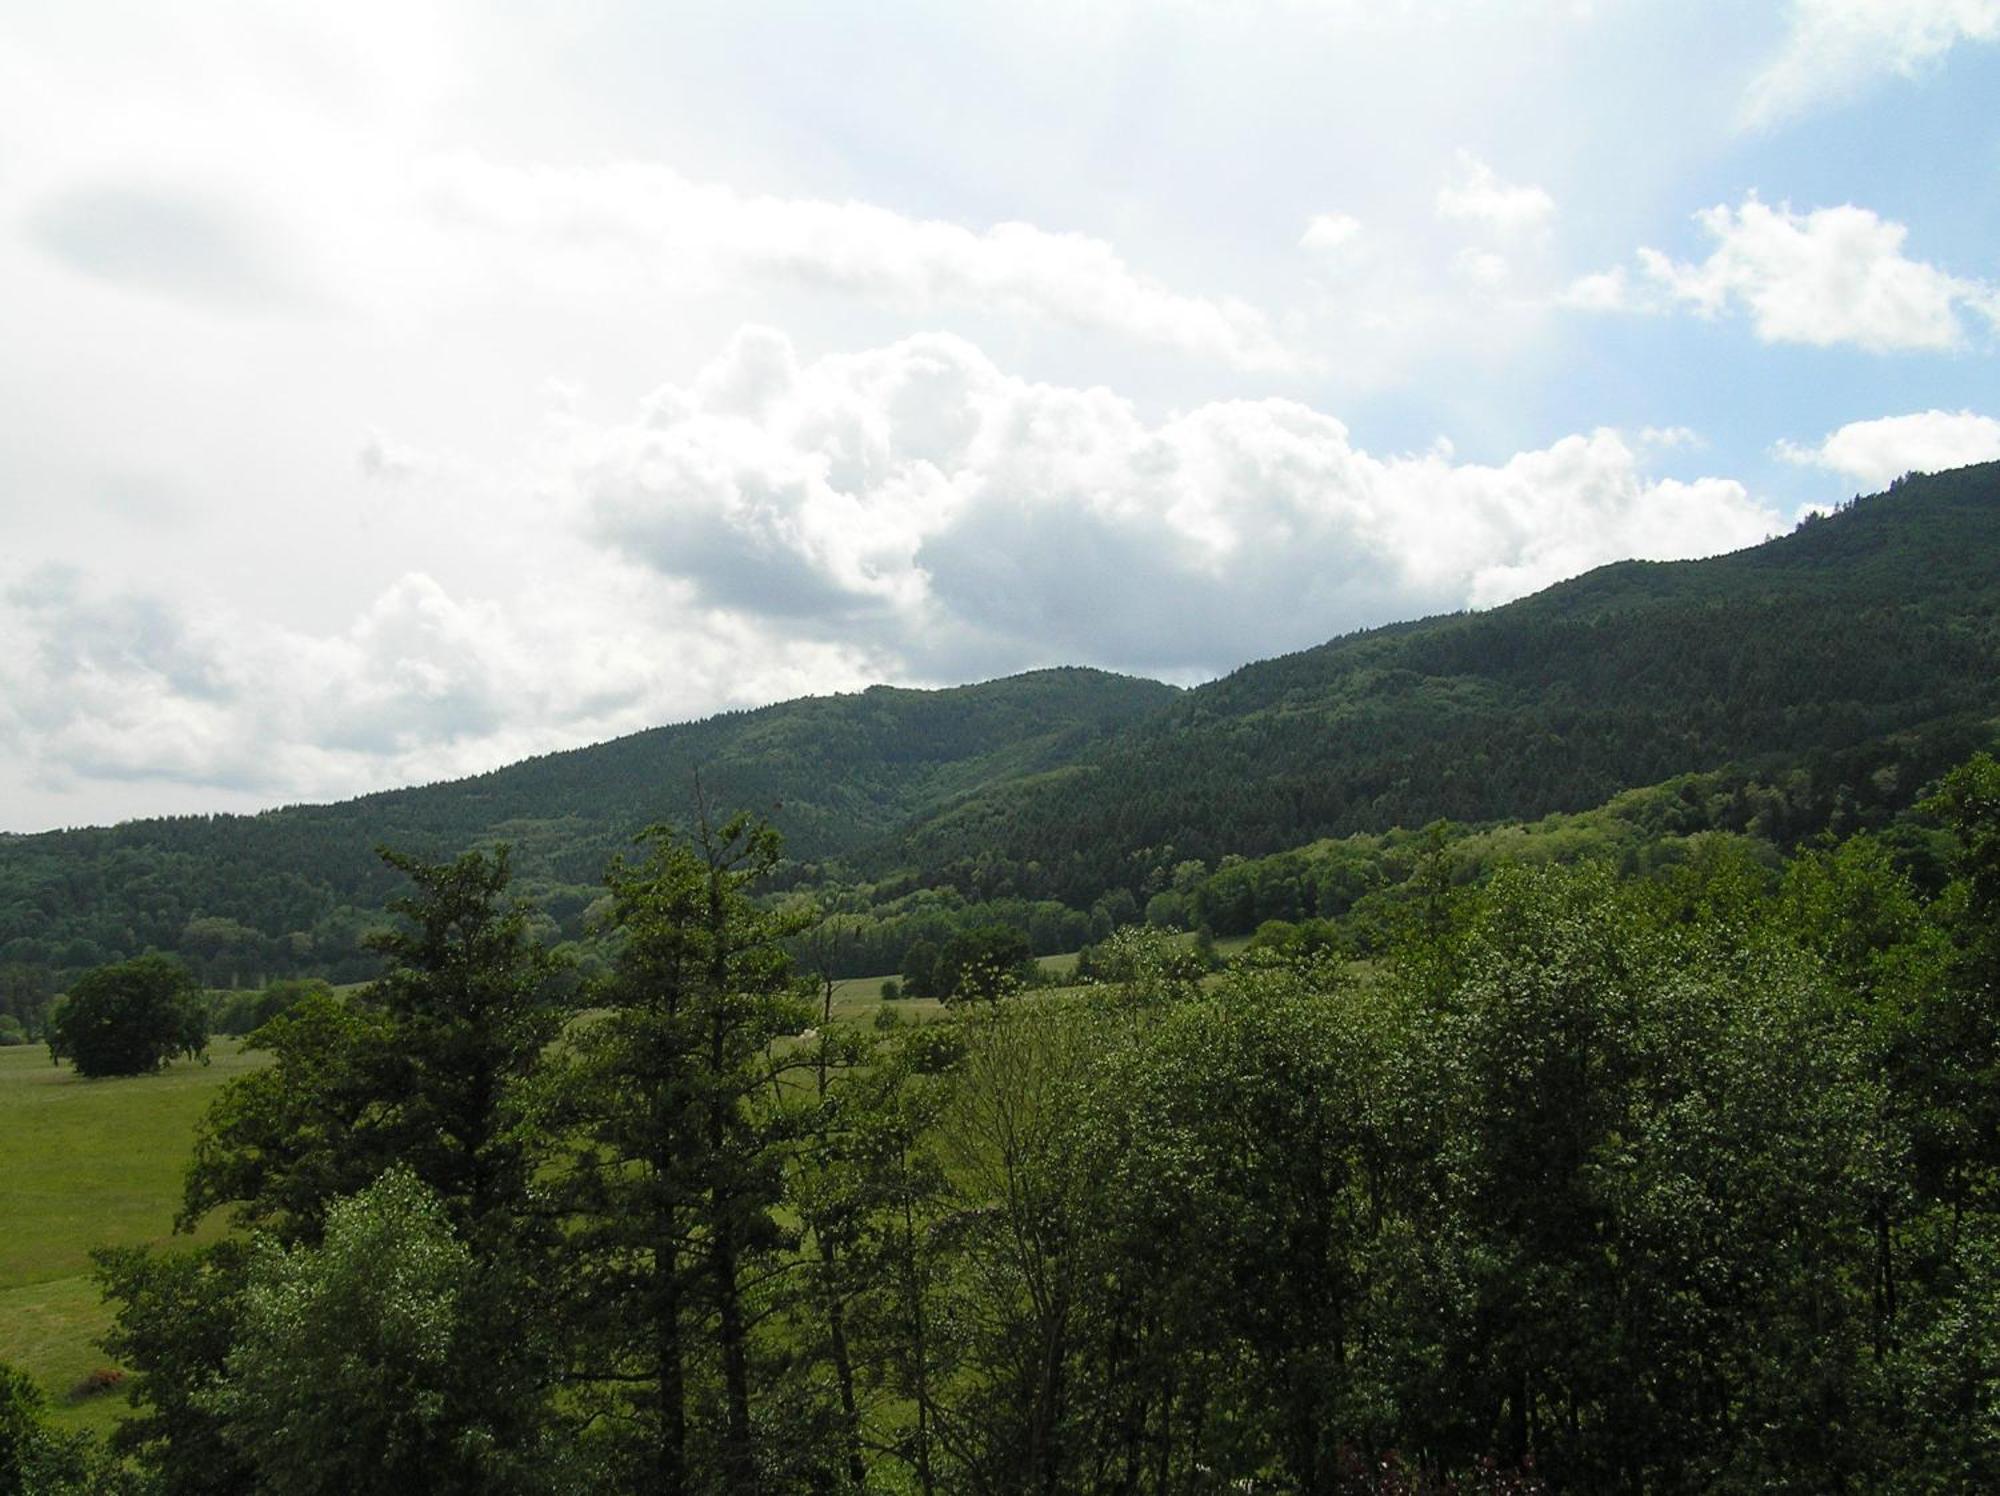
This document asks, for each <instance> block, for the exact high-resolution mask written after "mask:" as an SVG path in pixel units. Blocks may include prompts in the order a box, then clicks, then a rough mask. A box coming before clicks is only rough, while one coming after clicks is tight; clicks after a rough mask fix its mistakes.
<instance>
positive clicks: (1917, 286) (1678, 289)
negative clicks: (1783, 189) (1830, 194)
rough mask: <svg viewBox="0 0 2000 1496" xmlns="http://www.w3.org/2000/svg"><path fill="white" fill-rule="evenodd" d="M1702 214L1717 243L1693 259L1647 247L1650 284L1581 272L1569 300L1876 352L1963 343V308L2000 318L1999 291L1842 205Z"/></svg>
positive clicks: (1752, 205) (1888, 223)
mask: <svg viewBox="0 0 2000 1496" xmlns="http://www.w3.org/2000/svg"><path fill="white" fill-rule="evenodd" d="M1695 220H1696V222H1698V223H1699V224H1700V225H1701V226H1702V228H1703V229H1705V230H1706V231H1707V233H1708V235H1709V237H1710V238H1711V239H1713V240H1714V241H1715V247H1714V248H1713V249H1712V250H1711V251H1710V252H1709V255H1708V257H1707V258H1706V259H1704V260H1701V261H1699V262H1693V263H1690V262H1685V261H1679V260H1675V259H1673V258H1671V257H1670V256H1668V255H1666V254H1664V253H1662V252H1661V251H1659V250H1657V249H1641V250H1640V251H1639V264H1640V267H1641V270H1642V272H1643V274H1644V277H1645V283H1644V285H1643V287H1634V286H1633V285H1632V283H1631V282H1629V281H1628V280H1627V279H1626V277H1625V274H1624V271H1623V269H1622V267H1621V268H1619V269H1614V270H1611V271H1607V272H1605V273H1603V274H1601V275H1592V276H1585V277H1583V278H1582V279H1581V280H1578V281H1575V282H1573V283H1572V284H1571V286H1570V288H1569V290H1568V291H1567V292H1566V293H1565V294H1564V296H1563V298H1562V300H1563V302H1564V303H1565V304H1566V305H1569V306H1571V307H1576V308H1581V309H1585V310H1592V311H1616V310H1659V309H1662V308H1665V307H1668V306H1684V307H1689V308H1692V309H1693V310H1694V311H1695V312H1696V313H1697V314H1699V315H1700V316H1703V317H1710V318H1713V317H1720V316H1724V315H1727V314H1741V315H1747V316H1748V317H1749V318H1750V320H1751V326H1752V328H1753V330H1754V331H1755V333H1756V335H1757V337H1758V339H1759V340H1760V341H1762V342H1766V343H1804V344H1809V345H1812V346H1814V347H1821V348H1824V347H1831V346H1834V345H1837V344H1843V343H1846V344H1853V345H1855V346H1857V347H1860V348H1865V349H1868V350H1870V351H1871V352H1876V353H1885V352H1897V351H1906V350H1921V349H1930V350H1939V349H1951V348H1957V347H1960V346H1962V345H1963V344H1964V343H1965V341H1966V326H1965V316H1964V314H1965V313H1966V312H1968V311H1970V312H1971V313H1972V314H1973V315H1974V316H1975V317H1977V318H1979V319H1981V320H1984V321H1986V322H1988V323H1989V324H1993V325H2000V292H1996V291H1995V289H1994V288H1993V287H1991V286H1988V285H1986V284H1984V283H1982V282H1979V281H1975V280H1968V279H1965V278H1963V277H1960V276H1956V275H1953V274H1951V273H1950V272H1948V271H1945V270H1942V269H1940V268H1939V267H1937V266H1936V265H1932V264H1930V263H1928V262H1926V261H1923V260H1916V259H1911V258H1910V257H1909V256H1908V255H1906V254H1905V253H1904V252H1903V245H1904V241H1905V240H1906V239H1907V238H1908V236H1909V230H1908V229H1907V228H1905V227H1904V225H1902V224H1900V223H1896V222H1893V221H1892V220H1889V219H1885V218H1881V217H1878V216H1877V215H1876V214H1875V213H1873V212H1871V211H1870V210H1869V209H1867V208H1860V207H1856V206H1854V205H1853V204H1851V203H1850V204H1845V205H1842V206H1840V207H1834V208H1817V209H1814V210H1813V211H1811V212H1809V213H1797V212H1794V211H1793V210H1792V207H1791V205H1790V204H1789V203H1780V204H1778V205H1777V206H1776V207H1772V206H1770V205H1769V204H1766V203H1763V202H1760V201H1758V199H1757V198H1756V197H1755V196H1751V197H1747V198H1745V199H1744V201H1743V203H1742V205H1741V206H1740V207H1737V208H1731V207H1729V206H1727V205H1726V204H1725V205H1719V206H1716V207H1713V208H1708V209H1704V210H1703V211H1702V212H1700V213H1697V214H1696V215H1695Z"/></svg>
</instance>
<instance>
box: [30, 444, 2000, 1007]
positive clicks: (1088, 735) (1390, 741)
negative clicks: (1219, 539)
mask: <svg viewBox="0 0 2000 1496" xmlns="http://www.w3.org/2000/svg"><path fill="white" fill-rule="evenodd" d="M1996 717H2000V464H1987V465H1984V466H1980V467H1973V468H1965V469H1960V470H1957V471H1955V472H1951V473H1945V474H1940V475H1936V476H1932V477H1919V478H1912V479H1909V480H1906V481H1904V482H1902V483H1900V484H1898V485H1896V486H1895V488H1893V489H1892V491H1891V492H1889V493H1887V494H1883V495H1878V496H1875V497H1873V498H1867V499H1861V500H1857V501H1856V502H1854V503H1853V504H1851V505H1848V506H1845V507H1844V508H1842V509H1841V510H1840V511H1839V512H1838V513H1836V514H1833V515H1831V516H1829V517H1826V518H1820V519H1814V520H1810V521H1808V522H1806V523H1805V524H1803V525H1801V526H1800V527H1799V528H1798V529H1797V530H1796V531H1795V532H1794V533H1792V534H1791V535H1788V536H1785V537H1783V538H1781V539H1777V540H1773V541H1770V542H1768V543H1766V544H1764V545H1761V546H1757V547H1754V548H1752V549H1750V550H1746V551H1742V552H1738V553H1736V554H1734V555H1730V556H1724V557H1719V558H1716V559H1712V560H1707V561H1696V562H1680V563H1670V564H1669V563H1647V562H1624V563H1620V564H1617V565H1612V566H1607V567H1603V568H1600V569H1598V570H1596V571H1593V572H1591V573H1589V574H1587V575H1585V576H1582V577H1579V578H1576V579H1575V580H1573V581H1569V582H1565V583H1563V584H1561V585H1558V586H1556V587H1552V588H1549V589H1548V590H1546V591H1544V592H1541V593H1538V594H1536V595H1535V596H1533V597H1529V598H1525V599H1522V600H1521V601H1519V602H1516V603H1512V604H1509V605H1507V606H1505V607H1500V608H1495V609H1492V610H1491V611H1488V612H1484V613H1477V614H1457V615H1451V616H1447V617H1440V618H1432V619H1427V620H1423V621H1421V622H1414V623H1404V624H1398V625H1394V626H1391V627H1388V628H1381V629H1375V630H1371V631H1368V632H1365V633H1359V634H1354V635H1350V636H1348V637H1345V638H1341V639H1336V640H1333V641H1332V642H1330V643H1327V644H1325V645H1322V646H1319V647H1318V648H1315V649H1309V650H1305V651H1302V652H1300V653H1298V654H1293V655H1287V656H1285V657H1283V658H1280V659H1273V660H1267V661H1263V662H1260V663H1257V664H1253V665H1248V666H1245V667H1244V668H1243V669H1241V670H1238V671H1236V672H1235V673H1233V674H1231V675H1229V676H1228V677H1226V678H1224V679H1221V680H1218V681H1215V682H1213V683H1211V684H1209V685H1206V686H1203V687H1201V688H1199V689H1196V690H1192V691H1186V692H1180V691H1176V690H1175V689H1173V688H1172V687H1169V686H1164V685H1161V684H1159V683H1157V682H1152V681H1143V680H1134V679H1131V678H1127V677H1121V676H1115V675H1109V674H1105V673H1103V672H1100V671H1094V670H1081V669H1067V670H1050V671H1040V672H1035V673H1032V674H1028V675H1022V676H1016V677H1013V678H1011V679H1007V680H1001V681H994V682H989V683H987V684H984V685H978V686H967V687H961V688H957V689H951V690H942V691H911V690H898V689H891V688H888V687H875V688H872V689H870V690H868V691H865V692H861V693H858V694H854V695H848V696H835V697H825V698H808V699H805V700H800V701H793V702H787V703H784V704H782V705H778V706H772V707H767V708H764V709H762V710H759V711H752V712H740V713H731V714H727V715H724V716H719V717H715V718H712V719H709V720H708V721H705V722H698V723H692V724H686V725H681V726H673V727H663V728H658V729H655V730H652V731H649V732H642V733H638V734H635V735H633V736H631V737H627V738H622V739H619V740H618V741H616V742H612V743H606V744H603V745H600V746H597V747H592V748H585V749H578V750H576V751H573V752H569V753H560V754H551V755H548V756H546V757H542V758H537V759H532V760H529V761H527V762H525V763H521V764H517V765H514V766H512V767H509V768H506V769H502V770H498V771H496V772H494V773H490V774H485V775H481V776H478V777H476V778H472V779H467V780H462V781H457V782H454V783H448V784H439V785H431V786H427V787H424V788H420V789H407V790H397V791H392V792H388V793H384V794H378V795H371V796H367V797H364V798H362V799H358V800H354V801H350V802H346V803H343V804H338V805H324V806H301V807H294V808H290V809H286V810H281V811H274V812H270V813H267V814H264V815H259V816H249V817H240V816H215V817H187V818H178V819H173V820H160V821H141V822H133V823H129V824H126V825H122V826H118V827H115V828H111V829H104V830H85V831H69V832H61V833H50V834H47V835H42V836H28V837H19V836H16V837H0V973H4V972H6V971H7V970H10V969H11V970H13V971H14V972H15V976H14V977H13V978H9V980H25V978H22V977H20V975H19V973H20V971H22V970H31V971H35V972H40V973H42V974H43V976H42V977H40V978H37V980H52V979H54V978H55V976H57V975H58V974H60V973H61V972H64V971H73V970H75V969H77V968H80V967H83V966H87V965H90V964H93V963H94V962H97V961H99V960H103V959H108V958H110V957H114V956H118V955H123V954H128V953H131V952H134V951H137V950H142V949H145V948H147V947H149V946H152V947H160V948H166V949H178V950H180V951H182V952H183V953H184V954H186V955H188V956H189V957H190V958H192V959H195V960H196V961H197V963H198V965H199V966H200V967H201V968H202V970H203V971H204V974H205V975H207V976H208V977H209V978H210V979H211V980H214V981H217V982H228V981H231V980H233V979H235V978H237V977H239V976H248V975H252V974H256V973H271V972H278V971H286V970H312V971H320V972H326V973H329V974H332V975H335V976H337V977H346V976H354V975H365V974H366V972H367V971H368V969H369V961H368V958H367V957H366V955H365V954H364V953H363V952H362V950H361V947H360V944H359V939H360V934H361V932H362V931H363V929H364V928H365V927H366V926H367V925H368V924H369V923H370V922H372V921H373V920H374V918H375V917H376V912H377V911H378V910H379V909H380V908H381V905H382V902H383V900H384V899H385V898H386V897H387V896H388V895H389V893H390V892H391V891H392V889H393V887H394V884H395V882H396V880H395V879H394V878H393V877H392V876H390V875H388V874H387V873H386V871H385V870H384V869H383V868H382V867H381V866H380V865H379V864H378V863H377V861H376V859H375V857H374V855H373V849H374V848H375V846H377V845H378V844H380V843H391V844H394V845H396V846H398V847H402V848H406V849H409V850H412V851H416V852H419V853H422V854H426V855H439V856H441V855H444V854H447V853H450V852H453V851H456V850H459V849H461V848H464V847H466V846H468V845H471V844H474V843H479V842H490V841H496V840H506V841H509V842H511V843H513V844H514V846H515V847H516V851H517V866H518V868H519V871H520V874H521V886H522V887H523V889H524V890H525V891H526V892H527V893H529V894H530V895H531V896H533V897H534V898H536V899H537V901H538V902H539V903H540V904H541V906H542V908H543V909H544V910H545V911H546V912H547V913H548V915H549V916H550V918H551V919H552V920H553V921H554V924H555V926H556V928H557V929H559V930H560V931H562V932H563V933H565V934H572V935H573V934H575V933H577V932H578V931H579V930H580V928H581V924H582V918H581V916H582V912H583V910H584V909H585V908H586V907H587V905H588V904H589V903H590V901H591V900H592V899H593V898H594V897H595V894H596V892H597V882H598V879H599V877H600V875H601V873H602V870H603V866H604V863H605V860H606V858H607V857H608V856H610V855H611V854H612V853H613V852H614V851H616V850H617V849H619V848H620V847H622V846H623V845H625V843H626V841H627V839H628V838H629V837H630V835H631V834H632V832H633V831H635V830H636V829H637V828H639V827H640V826H643V825H645V824H647V823H648V822H650V821H653V820H657V819H662V818H666V819H674V818H681V817H684V816H685V814H686V812H687V809H688V807H689V805H690V802H691V799H692V793H693V786H694V781H695V777H696V774H697V771H699V774H700V776H701V781H702V784H703V787H704V789H705V791H706V793H707V795H708V797H709V799H710V801H711V802H712V803H713V804H715V805H716V806H718V807H722V808H733V807H737V806H748V807H751V808H754V809H759V810H763V811H766V812H767V813H769V814H770V815H771V817H772V818H773V820H774V821H775V822H776V823H777V824H778V826H779V827H780V829H781V830H782V831H783V832H784V834H785V836H786V846H787V851H788V853H789V855H790V856H791V858H792V859H793V864H794V865H793V867H792V869H791V878H792V881H794V882H805V883H815V884H820V885H822V886H823V887H827V888H830V889H831V888H835V887H840V888H845V889H846V890H847V891H848V892H847V894H846V897H847V900H848V902H847V903H846V904H844V905H843V907H845V908H850V909H852V908H854V907H856V906H855V903H854V900H855V899H857V898H858V899H860V900H862V901H863V902H866V901H867V900H871V899H881V898H892V897H897V896H907V895H909V894H910V893H911V891H912V890H920V889H923V888H925V887H931V888H944V887H949V888H954V889H956V890H958V893H959V894H960V895H964V896H972V897H975V898H1006V899H1009V900H1012V901H1014V905H1013V907H1014V911H1015V912H1018V909H1019V906H1020V902H1021V901H1023V900H1043V901H1048V900H1060V901H1062V902H1063V903H1065V904H1067V905H1069V906H1070V908H1071V909H1073V910H1079V911H1080V910H1087V909H1089V908H1090V906H1091V905H1092V904H1093V902H1095V901H1098V900H1100V899H1101V898H1102V897H1103V896H1104V895H1106V894H1107V893H1109V892H1112V891H1114V890H1120V889H1123V890H1126V891H1127V892H1129V893H1132V894H1135V895H1138V896H1139V897H1141V898H1143V897H1144V896H1145V895H1146V894H1148V893H1149V892H1151V891H1153V890H1154V889H1155V888H1157V887H1158V886H1159V884H1160V878H1161V874H1162V872H1163V871H1164V870H1167V869H1171V868H1173V867H1175V866H1177V865H1179V864H1181V863H1184V862H1186V861H1190V860H1195V859H1199V860H1202V861H1204V862H1208V863H1211V864H1212V863H1213V862H1215V861H1216V860H1218V859H1220V858H1221V857H1222V856H1224V855H1225V854H1231V853H1235V854H1244V855H1257V854H1264V853H1270V852H1275V851H1280V850H1283V849H1285V848H1290V847H1295V846H1299V845H1301V844H1303V843H1306V842H1309V841H1312V840H1314V839H1316V838H1322V837H1338V836H1345V835H1350V834H1353V833H1357V832H1382V831H1386V830H1388V829H1390V828H1393V827H1396V826H1404V827H1415V826H1421V825H1423V824H1425V823H1427V822H1429V821H1431V820H1434V819H1438V818H1449V819H1452V820H1456V821H1462V822H1486V821H1496V820H1503V819H1507V820H1527V819H1533V818H1536V817H1540V816H1544V815H1547V814H1550V813H1554V812H1563V811H1578V810H1584V809H1587V808H1589V807H1592V806H1597V805H1601V804H1603V803H1604V802H1605V801H1606V800H1608V799H1609V798H1610V797H1612V796H1613V795H1615V794H1617V793H1618V792H1619V791H1621V790H1624V789H1628V788H1631V787H1634V786H1640V785H1651V784H1659V783H1661V782H1663V781H1666V780H1669V779H1672V778H1674V777H1675V776H1677V775H1686V774H1691V773H1703V772H1710V771H1716V770H1720V769H1723V768H1726V767H1727V768H1732V769H1733V770H1735V771H1739V772H1740V776H1743V777H1744V779H1743V783H1744V788H1743V789H1742V790H1741V791H1740V792H1739V791H1731V794H1732V795H1733V796H1734V800H1735V802H1740V803H1736V805H1735V808H1734V809H1733V810H1730V811H1729V812H1728V813H1730V814H1734V815H1736V816H1737V818H1738V819H1739V820H1740V821H1741V822H1742V823H1743V824H1745V825H1748V824H1750V822H1751V820H1752V818H1753V817H1755V818H1759V819H1758V822H1757V829H1759V830H1760V831H1761V832H1762V833H1763V834H1765V835H1768V836H1771V837H1772V838H1774V839H1777V840H1790V839H1796V838H1798V837H1801V836H1805V835H1809V834H1811V833H1812V832H1813V831H1816V830H1817V829H1819V828H1820V827H1822V826H1824V825H1826V824H1828V822H1829V820H1830V819H1832V818H1834V817H1835V816H1836V815H1838V816H1839V817H1842V818H1844V819H1843V824H1846V825H1849V826H1852V825H1857V824H1868V823H1869V820H1870V818H1871V817H1874V818H1880V817H1882V816H1886V815H1887V814H1889V813H1891V812H1893V811H1894V810H1896V809H1899V808H1901V807H1902V806H1905V805H1907V804H1908V803H1909V801H1910V800H1911V798H1912V797H1913V796H1914V795H1915V794H1916V792H1917V791H1918V790H1919V788H1920V787H1921V786H1922V784H1923V783H1924V782H1926V781H1927V780H1929V779H1930V778H1932V777H1934V776H1935V775H1936V774H1937V773H1938V772H1940V771H1941V770H1942V769H1943V768H1945V767H1946V766H1948V765H1949V764H1951V763H1953V762H1956V761H1957V760H1959V759H1960V758H1963V757H1964V756H1965V755H1966V754H1967V753H1969V752H1971V751H1972V750H1973V749H1975V748H1977V747H1980V746H1984V745H1987V744H1990V743H1991V742H1992V741H1993V738H1994V721H1995V719H1996ZM1753 775H1763V776H1766V777H1767V778H1768V777H1772V776H1777V777H1782V778H1783V779H1784V780H1785V787H1784V789H1783V790H1782V791H1773V792H1769V793H1766V792H1765V791H1764V790H1763V789H1761V788H1760V787H1759V786H1758V785H1756V784H1751V783H1749V781H1748V778H1747V776H1753ZM1713 798H1714V797H1713V796H1711V799H1713ZM1724 798H1725V799H1727V798H1729V797H1727V796H1725V797H1724ZM857 880H858V882H859V887H857ZM870 890H872V891H870ZM1009 917H1013V914H1011V913H1010V915H1009ZM1051 928H1053V926H1052V927H1051Z"/></svg>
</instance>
